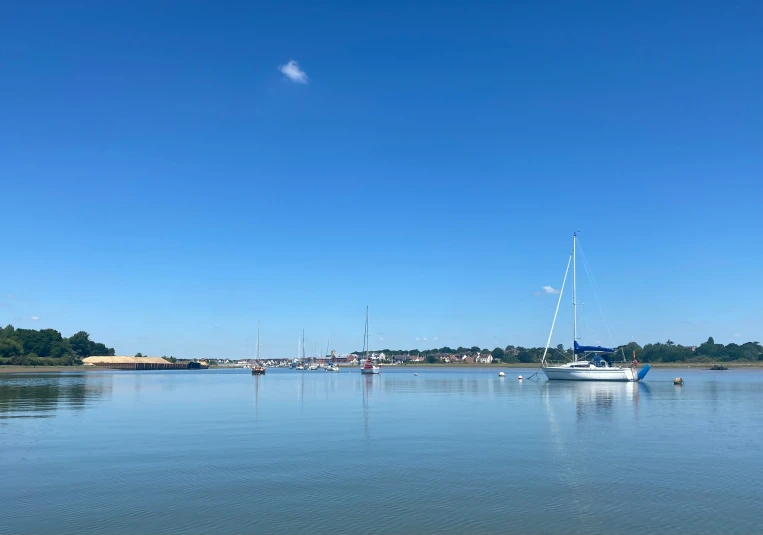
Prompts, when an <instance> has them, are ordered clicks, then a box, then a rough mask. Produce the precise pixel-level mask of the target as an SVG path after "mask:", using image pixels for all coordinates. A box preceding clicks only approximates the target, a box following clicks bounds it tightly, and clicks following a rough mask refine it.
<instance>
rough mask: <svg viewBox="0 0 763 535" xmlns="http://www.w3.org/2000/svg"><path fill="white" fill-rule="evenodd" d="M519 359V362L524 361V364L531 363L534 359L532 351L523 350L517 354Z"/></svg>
mask: <svg viewBox="0 0 763 535" xmlns="http://www.w3.org/2000/svg"><path fill="white" fill-rule="evenodd" d="M517 360H519V362H522V363H524V364H527V363H530V362H532V361H533V356H532V353H530V352H529V351H527V350H522V351H520V352H519V354H518V355H517Z"/></svg>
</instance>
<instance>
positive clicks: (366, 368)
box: [360, 307, 381, 375]
mask: <svg viewBox="0 0 763 535" xmlns="http://www.w3.org/2000/svg"><path fill="white" fill-rule="evenodd" d="M363 349H364V350H365V352H366V361H365V362H364V363H363V367H362V368H361V369H360V373H362V374H363V375H371V374H376V373H379V372H380V371H381V368H379V366H376V365H374V363H373V361H372V360H371V358H370V357H369V356H368V307H366V337H365V340H363Z"/></svg>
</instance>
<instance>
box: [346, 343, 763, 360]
mask: <svg viewBox="0 0 763 535" xmlns="http://www.w3.org/2000/svg"><path fill="white" fill-rule="evenodd" d="M544 351H545V348H544V347H522V346H513V345H508V346H506V347H505V348H501V347H496V348H493V349H490V348H480V347H478V346H472V347H458V348H456V349H453V348H450V347H448V346H445V347H441V348H433V349H426V350H418V349H411V350H408V349H382V350H381V352H382V353H384V354H385V355H389V356H391V357H392V358H395V357H401V356H403V355H410V356H411V357H418V356H421V357H423V358H424V360H425V361H427V362H438V361H440V360H442V357H454V356H457V357H462V356H464V355H466V356H469V357H478V356H486V355H491V356H492V357H493V362H496V363H524V364H530V363H539V362H540V361H541V359H542V358H543V352H544ZM634 351H635V355H636V359H637V360H638V361H639V362H644V363H647V362H736V361H738V362H758V361H763V346H761V344H760V342H746V343H744V344H735V343H731V344H726V345H724V344H716V343H715V340H714V339H713V337H712V336H711V337H709V338H708V339H707V341H706V342H704V343H702V344H700V345H698V346H683V345H680V344H676V343H675V342H673V341H672V340H668V341H667V342H665V343H661V342H657V343H652V344H646V345H645V346H643V347H642V346H640V345H639V344H637V343H636V342H630V343H628V344H625V345H621V346H617V348H615V353H614V354H610V355H603V357H604V358H605V360H608V361H609V362H610V363H612V362H621V361H623V360H625V361H627V362H630V360H631V359H632V358H633V355H634ZM356 354H362V353H361V352H357V353H356ZM546 359H547V360H549V361H557V362H559V361H565V360H571V359H572V349H571V348H566V349H565V348H564V346H563V345H562V344H559V345H557V346H556V347H550V348H549V350H548V353H547V355H546Z"/></svg>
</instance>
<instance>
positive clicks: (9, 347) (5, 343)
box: [0, 338, 24, 358]
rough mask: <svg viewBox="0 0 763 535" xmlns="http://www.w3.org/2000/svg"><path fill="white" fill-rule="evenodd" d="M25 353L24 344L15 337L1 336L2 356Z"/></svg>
mask: <svg viewBox="0 0 763 535" xmlns="http://www.w3.org/2000/svg"><path fill="white" fill-rule="evenodd" d="M23 353H24V345H23V344H22V343H21V342H19V341H18V340H16V339H15V338H0V357H5V358H8V357H17V356H19V355H22V354H23Z"/></svg>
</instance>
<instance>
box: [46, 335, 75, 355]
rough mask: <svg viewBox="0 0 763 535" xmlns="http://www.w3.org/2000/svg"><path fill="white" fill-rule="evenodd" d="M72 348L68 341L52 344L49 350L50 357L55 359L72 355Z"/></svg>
mask: <svg viewBox="0 0 763 535" xmlns="http://www.w3.org/2000/svg"><path fill="white" fill-rule="evenodd" d="M72 353H73V351H72V346H71V343H69V340H67V339H66V338H63V339H61V340H58V341H56V342H54V343H53V346H52V347H51V348H50V356H51V357H53V358H56V359H60V358H65V357H68V356H70V355H72Z"/></svg>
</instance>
